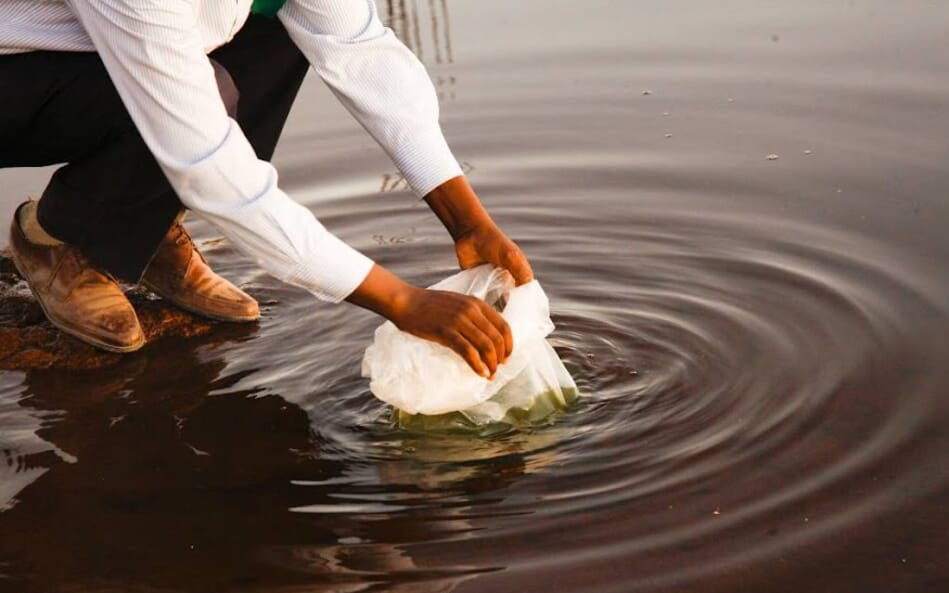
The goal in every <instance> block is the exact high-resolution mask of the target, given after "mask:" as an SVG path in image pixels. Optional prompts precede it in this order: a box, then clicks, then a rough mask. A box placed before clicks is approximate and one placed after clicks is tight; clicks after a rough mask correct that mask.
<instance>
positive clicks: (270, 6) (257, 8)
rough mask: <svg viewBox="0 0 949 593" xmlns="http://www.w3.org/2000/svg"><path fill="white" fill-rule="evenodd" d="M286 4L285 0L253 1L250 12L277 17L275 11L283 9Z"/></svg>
mask: <svg viewBox="0 0 949 593" xmlns="http://www.w3.org/2000/svg"><path fill="white" fill-rule="evenodd" d="M286 3H287V0H254V3H253V4H252V5H251V7H250V11H251V12H253V13H254V14H262V15H264V16H269V17H274V16H277V11H279V10H280V9H281V8H283V5H284V4H286Z"/></svg>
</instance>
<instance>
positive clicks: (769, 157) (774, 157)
mask: <svg viewBox="0 0 949 593" xmlns="http://www.w3.org/2000/svg"><path fill="white" fill-rule="evenodd" d="M764 158H766V159H768V160H769V161H776V160H778V159H779V158H781V157H780V156H778V155H776V154H773V153H772V154H769V155H768V156H766V157H764Z"/></svg>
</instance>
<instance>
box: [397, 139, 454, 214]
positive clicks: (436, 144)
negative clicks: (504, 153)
mask: <svg viewBox="0 0 949 593" xmlns="http://www.w3.org/2000/svg"><path fill="white" fill-rule="evenodd" d="M392 160H393V161H394V162H395V164H396V166H397V167H398V168H399V171H401V172H402V176H403V177H404V178H405V181H406V182H408V184H409V186H411V188H412V189H413V190H414V191H415V193H416V194H417V195H418V196H419V197H424V196H425V195H426V194H428V193H429V192H430V191H432V190H433V189H435V188H436V187H438V186H439V185H441V184H443V183H445V182H446V181H448V180H449V179H452V178H453V177H458V176H459V175H462V174H463V171H462V170H461V165H459V164H458V161H457V160H455V157H454V155H452V153H451V149H450V148H449V147H448V142H447V141H446V140H445V136H444V134H442V131H441V129H440V128H438V127H436V128H435V129H434V130H430V131H428V132H423V133H421V134H419V135H417V136H415V137H413V139H412V141H411V142H407V143H405V144H402V145H401V146H398V147H397V148H396V149H395V150H394V151H393V153H392Z"/></svg>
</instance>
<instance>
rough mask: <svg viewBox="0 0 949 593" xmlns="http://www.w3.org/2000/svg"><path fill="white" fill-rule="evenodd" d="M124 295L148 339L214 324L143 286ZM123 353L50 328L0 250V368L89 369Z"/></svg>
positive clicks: (205, 330)
mask: <svg viewBox="0 0 949 593" xmlns="http://www.w3.org/2000/svg"><path fill="white" fill-rule="evenodd" d="M126 294H127V295H128V297H129V300H130V301H131V302H132V305H133V306H134V307H135V311H136V312H137V313H138V318H139V321H140V322H141V324H142V329H143V330H144V331H145V337H146V339H147V340H148V341H149V342H152V341H153V340H157V339H160V338H163V337H168V336H179V337H193V336H200V335H204V334H206V333H208V332H210V331H211V329H212V328H213V327H214V325H215V322H213V321H209V320H206V319H203V318H200V317H196V316H194V315H191V314H190V313H187V312H185V311H182V310H181V309H178V308H177V307H175V306H174V305H172V304H171V303H169V302H167V301H163V300H161V299H159V298H157V297H155V296H153V295H152V294H150V293H149V292H147V291H145V290H144V289H139V288H135V289H131V290H129V291H127V292H126ZM145 348H148V346H147V345H146V346H145ZM126 356H130V355H124V354H115V353H111V352H104V351H102V350H99V349H97V348H94V347H92V346H89V345H88V344H85V343H84V342H81V341H79V340H77V339H76V338H73V337H72V336H69V335H67V334H65V333H63V332H61V331H59V330H58V329H56V328H55V327H54V326H53V325H52V324H51V323H50V322H49V321H47V320H46V317H45V316H44V315H43V311H42V310H41V309H40V306H39V304H38V303H37V302H36V299H35V298H34V297H33V295H32V293H31V292H30V289H29V287H28V286H27V284H26V282H25V281H24V280H23V278H22V277H21V276H20V274H19V273H18V272H17V270H16V268H15V267H14V265H13V261H12V260H11V259H10V257H9V254H8V253H6V252H5V251H0V369H3V370H29V369H39V368H56V369H66V370H95V369H100V368H104V367H107V366H111V365H114V364H116V363H118V362H119V361H120V360H122V358H123V357H126ZM132 356H134V355H132Z"/></svg>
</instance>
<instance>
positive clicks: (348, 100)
mask: <svg viewBox="0 0 949 593" xmlns="http://www.w3.org/2000/svg"><path fill="white" fill-rule="evenodd" d="M277 16H278V18H279V19H280V21H281V22H282V23H283V24H284V26H285V27H286V29H287V32H289V34H290V37H291V38H292V39H293V41H294V43H296V45H297V46H298V47H299V48H300V49H301V51H303V53H304V54H305V55H306V56H307V59H309V61H310V63H311V64H312V65H313V68H314V70H316V72H317V73H318V74H319V75H320V77H321V78H322V79H323V80H324V81H325V82H326V84H327V85H328V86H329V87H330V89H332V91H333V93H334V94H335V95H336V96H337V98H339V100H340V101H341V102H342V103H343V105H344V106H345V107H346V108H347V109H348V110H349V112H350V113H352V114H353V115H354V116H355V117H356V119H357V120H359V122H360V123H361V124H362V126H363V127H364V128H365V129H366V130H367V131H368V132H369V133H370V134H371V135H372V137H373V138H375V140H376V141H377V142H378V143H379V144H380V146H382V148H383V149H384V150H385V151H386V152H387V153H388V155H389V156H390V158H392V160H393V162H394V163H395V164H396V166H397V167H398V168H399V170H400V171H401V172H402V175H403V176H404V177H405V180H406V181H407V182H408V183H409V185H410V186H411V187H412V189H413V190H415V192H416V193H417V194H418V195H420V196H424V195H425V194H427V193H428V192H430V191H431V190H433V189H435V188H436V187H438V186H439V185H441V184H442V183H444V182H445V181H447V180H449V179H451V178H452V177H457V176H458V175H461V174H462V171H461V167H460V166H459V164H458V161H457V160H456V159H455V158H454V156H452V153H451V150H450V149H449V147H448V143H447V142H446V141H445V137H444V135H443V134H442V130H441V127H440V125H439V123H438V116H439V110H438V98H437V95H436V93H435V88H434V86H433V85H432V81H431V78H429V76H428V73H427V72H426V71H425V67H424V66H423V65H422V63H421V62H420V61H419V60H418V58H416V57H415V54H413V53H412V52H411V50H409V48H407V47H406V46H405V45H404V44H403V43H402V42H401V41H399V40H398V38H397V37H396V36H395V34H394V33H393V32H392V30H391V29H389V28H387V27H385V26H383V24H382V21H381V20H380V19H379V15H378V14H377V8H376V3H375V1H374V0H289V2H287V4H286V5H284V7H283V8H282V9H281V10H280V12H279V13H277Z"/></svg>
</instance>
